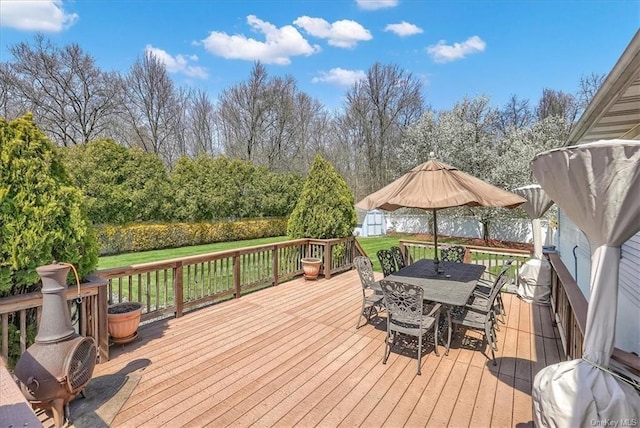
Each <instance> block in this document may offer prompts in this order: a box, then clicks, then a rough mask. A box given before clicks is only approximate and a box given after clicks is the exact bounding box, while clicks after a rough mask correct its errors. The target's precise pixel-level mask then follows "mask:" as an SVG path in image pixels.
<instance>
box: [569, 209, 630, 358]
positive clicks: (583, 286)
mask: <svg viewBox="0 0 640 428" xmlns="http://www.w3.org/2000/svg"><path fill="white" fill-rule="evenodd" d="M576 245H577V246H578V247H577V248H576V249H575V254H576V257H574V251H573V250H574V247H575V246H576ZM557 249H558V252H559V254H560V258H561V259H562V262H563V263H564V264H565V266H566V267H567V269H568V270H569V272H570V273H571V275H572V276H573V277H574V279H576V282H577V283H578V287H579V288H580V290H581V291H582V293H583V294H584V295H585V296H586V298H587V300H589V280H590V275H591V272H590V270H591V250H590V248H589V241H588V240H587V238H586V237H585V235H584V233H582V231H581V230H580V229H578V228H577V227H576V225H574V224H573V223H572V222H571V220H569V219H568V218H567V217H566V215H564V213H563V212H562V210H559V214H558V243H557ZM576 266H577V269H576ZM619 266H620V270H619V279H618V284H619V289H618V312H617V318H616V339H615V346H616V347H618V348H620V349H622V350H624V351H627V352H635V353H637V354H640V233H638V234H636V235H634V236H633V237H632V238H631V239H629V240H628V241H627V242H625V243H624V245H623V246H622V248H621V257H620V265H619ZM576 272H577V278H576Z"/></svg>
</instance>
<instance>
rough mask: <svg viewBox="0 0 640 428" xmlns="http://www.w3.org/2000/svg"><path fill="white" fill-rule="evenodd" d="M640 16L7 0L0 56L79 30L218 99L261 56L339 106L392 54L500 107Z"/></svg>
mask: <svg viewBox="0 0 640 428" xmlns="http://www.w3.org/2000/svg"><path fill="white" fill-rule="evenodd" d="M639 27H640V1H638V0H633V1H631V0H624V1H622V0H603V1H590V0H578V1H550V0H548V1H544V0H538V1H516V0H514V1H507V0H504V1H484V0H483V1H480V0H477V1H456V0H449V1H444V0H443V1H438V0H434V1H429V0H322V1H315V0H307V1H302V0H299V1H266V0H254V1H230V0H229V1H223V0H221V1H210V0H209V1H207V0H182V1H177V0H158V1H150V0H135V1H134V0H75V1H61V0H36V1H28V0H0V60H1V61H3V62H5V61H9V60H10V57H9V55H8V52H7V47H8V46H10V45H13V44H15V43H19V42H23V41H26V42H29V41H32V40H33V37H34V35H35V34H36V33H38V32H41V33H43V34H44V35H45V37H47V38H48V39H50V40H51V41H52V42H53V43H55V44H56V45H58V46H64V45H66V44H68V43H78V44H79V45H80V46H81V47H82V49H83V50H84V51H85V52H87V53H89V54H90V55H91V56H93V57H94V58H95V59H96V61H97V63H98V65H99V66H100V67H101V68H102V69H103V70H118V71H121V72H126V71H127V69H128V68H129V67H130V66H131V65H132V64H133V62H134V61H135V60H136V58H138V57H140V56H141V55H142V54H143V53H144V52H145V50H152V51H153V52H154V53H155V54H156V55H158V57H159V58H161V59H162V60H163V61H164V62H165V64H166V65H167V69H168V71H169V72H170V74H171V76H172V77H173V79H174V80H175V82H176V83H177V84H179V85H188V86H190V87H194V88H203V89H206V90H207V91H208V92H209V94H210V96H211V98H212V99H215V98H216V97H217V94H218V93H219V92H220V91H221V90H223V89H226V88H229V87H230V86H232V85H234V84H236V83H238V82H241V81H244V80H246V79H247V78H248V76H249V72H250V70H251V68H252V67H253V63H254V61H256V60H260V61H261V62H262V63H263V64H264V65H265V66H266V68H267V71H268V73H269V74H270V75H272V76H276V75H287V74H288V75H291V76H293V77H294V78H295V79H296V81H297V84H298V87H299V89H300V90H302V91H304V92H306V93H308V94H309V95H311V96H313V97H315V98H317V99H319V100H320V101H321V102H322V103H324V104H325V105H326V106H327V107H328V108H339V107H340V106H341V105H342V102H343V97H344V95H345V93H346V91H347V90H348V88H349V86H350V85H351V84H352V83H353V81H354V79H358V78H360V77H362V76H363V75H364V73H366V71H367V70H368V69H369V68H370V67H371V66H372V65H373V64H374V63H375V62H380V63H382V64H392V65H397V66H398V67H400V68H402V69H404V70H406V71H408V72H411V73H412V74H413V75H414V76H416V77H418V78H419V79H421V80H422V81H423V83H424V95H425V100H426V102H427V103H428V104H430V105H431V106H432V107H434V108H435V109H437V110H441V109H451V108H452V107H453V105H454V103H455V102H456V101H460V100H462V98H463V97H465V96H469V97H473V96H475V95H480V94H484V95H487V96H489V97H490V99H491V103H492V104H493V105H494V106H501V105H504V103H505V102H506V101H507V100H508V99H509V97H510V96H511V95H512V94H516V95H518V97H520V98H524V99H529V100H531V102H532V103H536V102H537V101H538V99H539V98H540V95H541V93H542V90H543V89H544V88H551V89H555V90H562V91H565V92H570V93H573V92H575V91H576V90H577V88H578V83H579V81H580V78H581V76H584V75H589V74H591V73H598V74H602V73H608V72H609V71H610V70H611V68H612V67H613V66H614V64H615V62H616V61H617V60H618V58H619V57H620V55H621V54H622V52H623V51H624V49H625V48H626V46H627V45H628V43H629V42H630V41H631V39H632V37H633V36H634V34H635V32H636V31H638V28H639Z"/></svg>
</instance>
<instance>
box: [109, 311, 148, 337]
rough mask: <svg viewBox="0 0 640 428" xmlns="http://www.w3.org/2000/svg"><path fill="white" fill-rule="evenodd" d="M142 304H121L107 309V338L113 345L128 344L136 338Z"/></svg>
mask: <svg viewBox="0 0 640 428" xmlns="http://www.w3.org/2000/svg"><path fill="white" fill-rule="evenodd" d="M141 316H142V303H139V302H121V303H116V304H114V305H111V306H109V307H108V308H107V324H108V329H109V336H111V340H112V341H113V342H114V343H129V342H131V341H133V340H135V339H136V337H138V326H139V325H140V317H141Z"/></svg>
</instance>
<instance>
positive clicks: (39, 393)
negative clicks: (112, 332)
mask: <svg viewBox="0 0 640 428" xmlns="http://www.w3.org/2000/svg"><path fill="white" fill-rule="evenodd" d="M69 269H70V265H67V264H62V263H60V264H58V263H54V264H50V265H46V266H40V267H39V268H37V269H36V271H37V272H38V275H40V278H41V279H42V317H41V319H40V326H39V327H38V334H37V335H36V339H35V343H34V344H33V345H31V346H30V347H29V348H27V350H26V351H25V353H24V354H22V356H21V357H20V359H19V360H18V362H17V363H16V367H15V370H14V373H15V375H16V377H17V378H18V379H19V380H20V383H21V385H20V387H21V389H22V392H23V394H24V395H25V396H26V397H27V399H28V400H29V401H30V402H31V404H32V405H33V406H34V407H41V408H44V409H51V411H52V412H53V419H54V423H55V425H56V427H61V426H63V424H64V421H65V419H68V412H65V410H68V406H67V404H68V403H69V402H70V401H71V400H72V399H73V398H75V396H76V395H78V394H79V393H81V392H83V391H84V388H85V386H86V385H87V383H89V381H90V380H91V376H92V374H93V369H94V368H95V365H96V356H97V348H96V345H95V342H94V340H93V338H91V337H82V336H80V335H78V334H77V333H76V332H75V331H74V329H73V326H72V325H71V315H70V314H69V307H68V306H67V299H66V294H67V293H66V291H67V286H66V282H67V281H66V279H67V274H68V273H69ZM79 286H80V285H79V282H78V287H79Z"/></svg>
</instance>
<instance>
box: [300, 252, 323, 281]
mask: <svg viewBox="0 0 640 428" xmlns="http://www.w3.org/2000/svg"><path fill="white" fill-rule="evenodd" d="M301 261H302V270H303V271H304V278H305V279H308V280H314V279H318V274H319V273H320V266H322V260H321V259H319V258H317V257H304V258H302V259H301Z"/></svg>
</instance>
